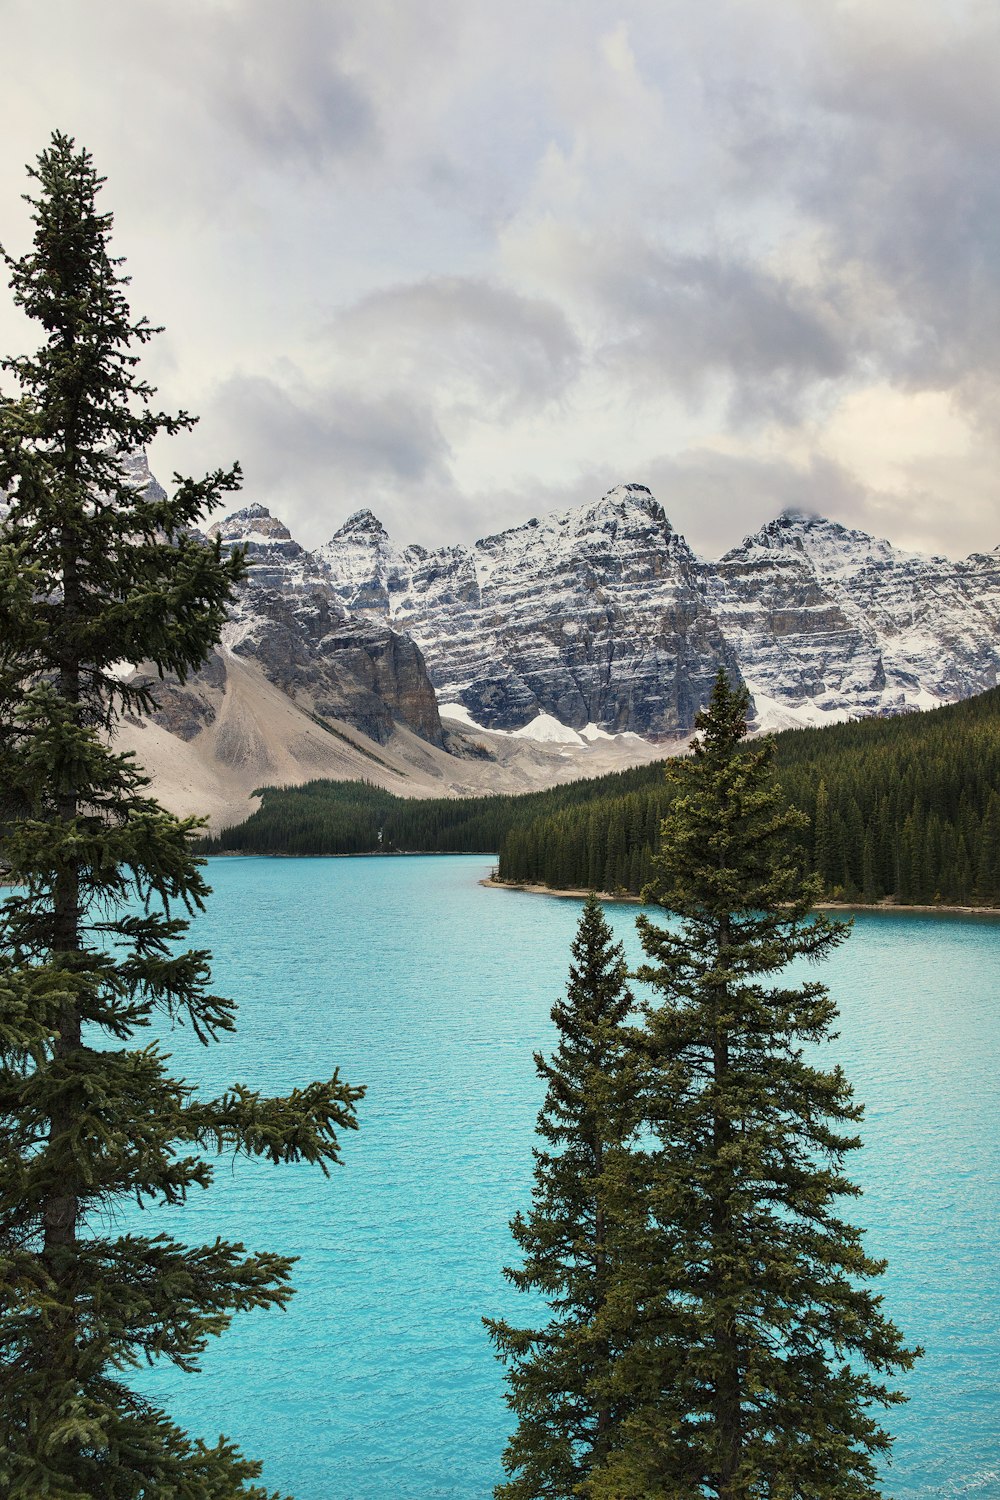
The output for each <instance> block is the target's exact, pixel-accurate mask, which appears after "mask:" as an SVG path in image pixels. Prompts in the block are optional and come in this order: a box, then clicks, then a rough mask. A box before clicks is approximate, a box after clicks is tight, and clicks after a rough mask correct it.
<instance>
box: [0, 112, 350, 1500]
mask: <svg viewBox="0 0 1000 1500" xmlns="http://www.w3.org/2000/svg"><path fill="white" fill-rule="evenodd" d="M29 172H30V176H31V178H32V179H33V181H34V184H35V189H36V191H35V192H34V195H33V196H29V197H28V198H27V201H28V202H29V203H30V205H31V208H32V213H33V219H34V226H35V228H34V240H33V247H32V249H31V250H30V251H29V252H28V253H27V254H26V255H24V256H22V257H20V258H17V259H15V258H12V257H11V256H9V255H7V254H6V253H5V254H4V260H5V263H6V266H7V270H8V272H9V275H10V285H11V287H12V289H13V296H14V301H15V303H16V304H17V305H18V306H19V307H20V308H21V309H22V310H23V312H24V313H25V314H26V315H27V317H28V318H30V319H32V320H34V321H35V322H36V323H38V324H39V325H40V327H41V332H42V343H41V347H40V348H39V349H38V351H37V353H35V354H32V355H27V356H24V357H17V358H8V359H5V360H3V362H2V369H3V371H4V372H5V373H6V375H7V377H8V379H10V378H11V377H12V382H13V385H14V387H15V393H14V394H12V395H11V394H5V395H3V396H2V397H0V488H2V489H3V490H5V491H6V492H7V497H8V501H9V514H8V515H7V517H6V520H5V521H4V523H3V526H2V529H0V787H2V789H3V790H2V805H0V858H2V863H3V867H4V873H5V875H6V877H7V879H8V880H9V882H11V884H12V885H13V889H12V890H11V891H10V893H9V894H8V895H7V897H6V899H5V900H4V902H3V904H2V908H0V1492H2V1493H3V1494H4V1495H5V1496H7V1497H9V1500H41V1497H46V1500H95V1497H98V1496H99V1497H101V1500H230V1497H234V1496H237V1495H239V1496H242V1497H248V1496H253V1497H263V1496H264V1491H263V1490H262V1489H261V1488H259V1487H258V1486H255V1485H253V1484H252V1483H251V1481H252V1480H253V1479H254V1478H256V1477H257V1476H258V1475H259V1472H260V1466H259V1465H258V1464H256V1463H254V1462H252V1461H250V1460H247V1459H244V1458H243V1457H242V1456H241V1454H240V1453H239V1452H238V1451H237V1450H236V1449H235V1448H234V1447H233V1445H232V1444H231V1443H229V1442H227V1441H226V1440H225V1439H220V1440H219V1442H218V1443H217V1444H213V1445H207V1444H205V1443H203V1442H201V1441H195V1440H192V1439H189V1438H188V1437H187V1436H186V1435H185V1434H184V1433H183V1432H182V1431H181V1430H180V1429H179V1428H178V1427H177V1426H176V1425H175V1424H174V1423H172V1422H171V1421H170V1419H169V1417H168V1416H167V1415H166V1414H164V1413H163V1412H162V1411H159V1410H157V1409H156V1408H155V1407H153V1406H152V1405H151V1404H150V1403H148V1402H147V1401H146V1400H144V1399H143V1398H142V1397H141V1396H140V1395H138V1394H137V1393H136V1392H135V1391H133V1390H132V1389H131V1388H130V1385H129V1383H128V1379H127V1373H128V1370H129V1368H130V1367H133V1366H136V1365H138V1364H140V1363H142V1362H144V1361H146V1360H152V1359H154V1358H166V1359H169V1360H172V1361H173V1362H174V1363H175V1364H177V1365H179V1366H180V1367H181V1368H183V1369H194V1368H196V1367H197V1363H198V1356H199V1355H200V1353H201V1352H202V1350H203V1349H204V1347H205V1344H206V1341H207V1339H208V1338H209V1337H210V1336H212V1335H215V1334H218V1333H220V1332H221V1331H222V1330H223V1329H224V1328H225V1327H226V1325H227V1324H228V1322H229V1320H230V1318H231V1316H232V1314H233V1313H235V1312H238V1311H241V1310H243V1309H249V1308H255V1307H258V1308H266V1307H281V1306H283V1305H284V1304H285V1303H286V1302H287V1300H288V1297H289V1296H290V1294H291V1288H290V1286H289V1281H288V1277H289V1267H290V1264H291V1263H290V1261H289V1260H288V1259H287V1258H285V1257H282V1256H279V1255H272V1254H267V1253H263V1254H254V1253H251V1252H248V1251H247V1250H245V1249H244V1247H243V1246H242V1245H241V1244H236V1243H227V1242H225V1241H223V1240H221V1239H217V1240H216V1241H215V1242H214V1243H212V1244H208V1245H202V1246H198V1247H194V1248H189V1247H187V1246H185V1245H182V1244H180V1243H178V1242H176V1241H175V1240H174V1239H172V1238H171V1237H169V1236H168V1235H166V1234H152V1235H151V1234H146V1235H144V1234H142V1233H141V1232H116V1231H115V1226H116V1224H120V1220H121V1215H120V1213H119V1208H120V1207H121V1206H123V1205H124V1204H125V1203H126V1202H128V1201H129V1200H130V1201H131V1202H132V1204H133V1205H134V1204H138V1205H140V1206H145V1205H148V1204H168V1205H169V1204H181V1203H183V1202H184V1200H185V1199H186V1198H187V1196H188V1194H189V1193H190V1192H191V1191H192V1190H194V1189H196V1188H204V1187H207V1186H208V1185H209V1184H210V1182H211V1180H212V1166H211V1162H210V1160H209V1159H208V1158H209V1156H210V1154H211V1153H213V1152H216V1151H230V1152H238V1153H246V1154H248V1155H251V1156H257V1157H264V1158H266V1159H267V1160H270V1161H273V1162H286V1161H288V1162H292V1161H299V1160H305V1161H309V1162H314V1163H316V1164H317V1165H318V1166H319V1167H320V1168H321V1169H322V1170H323V1171H324V1172H325V1171H327V1170H328V1169H329V1167H330V1166H331V1165H332V1164H333V1163H335V1162H337V1161H338V1160H339V1146H338V1135H337V1132H338V1131H339V1130H342V1129H344V1128H348V1129H350V1128H353V1127H354V1126H355V1124H356V1120H355V1113H354V1106H355V1102H356V1100H357V1098H358V1097H359V1094H360V1090H358V1089H354V1088H351V1087H349V1086H348V1085H347V1084H345V1083H344V1082H343V1081H341V1080H340V1078H339V1077H338V1075H337V1074H334V1076H333V1078H332V1079H330V1080H328V1081H327V1082H322V1083H312V1084H309V1085H308V1086H306V1087H303V1088H300V1089H296V1090H295V1091H294V1092H293V1093H292V1094H290V1095H289V1096H288V1097H285V1098H268V1097H265V1096H263V1095H261V1094H259V1093H257V1092H255V1091H253V1090H252V1089H249V1088H247V1087H245V1086H243V1085H236V1086H234V1087H233V1088H231V1089H228V1090H227V1091H226V1092H224V1093H223V1094H222V1095H221V1096H220V1097H219V1098H215V1099H210V1098H204V1097H202V1096H200V1095H199V1094H198V1093H197V1091H196V1090H195V1089H193V1088H192V1087H190V1086H189V1085H187V1084H185V1083H183V1082H182V1081H180V1080H178V1079H175V1078H172V1077H171V1076H170V1074H169V1072H168V1070H167V1062H168V1058H167V1056H166V1055H165V1054H164V1053H163V1052H162V1051H161V1049H160V1047H159V1046H158V1045H157V1043H156V1042H153V1041H150V1040H149V1039H148V1028H149V1027H150V1025H151V1024H152V1023H153V1022H154V1021H156V1020H163V1019H166V1020H168V1021H170V1022H175V1023H179V1024H189V1025H190V1026H191V1027H193V1029H194V1031H195V1033H196V1034H197V1036H198V1037H199V1038H200V1039H201V1040H202V1041H203V1042H206V1043H207V1042H211V1041H212V1040H214V1039H216V1038H217V1037H218V1036H219V1035H220V1034H221V1033H225V1032H229V1031H231V1030H232V1029H233V1026H234V1005H233V1003H232V1002H231V1001H229V1000H227V999H223V998H220V997H218V996H216V995H213V994H212V993H211V992H210V989H209V957H210V955H209V954H208V953H206V952H203V951H201V950H198V949H190V948H189V949H184V948H183V947H182V946H181V945H180V940H181V939H182V938H183V935H184V932H185V929H186V925H187V923H186V920H185V918H186V917H187V916H189V915H190V914H192V913H193V912H195V911H197V910H198V909H200V908H201V907H202V905H203V903H204V901H205V898H206V897H207V895H208V887H207V886H206V884H205V881H204V878H203V874H202V870H201V861H200V860H199V859H198V858H197V857H196V856H195V854H194V851H193V847H192V843H193V839H194V838H195V836H196V834H197V831H198V828H199V824H198V823H197V821H196V820H193V819H178V818H175V817H173V816H172V815H170V814H169V813H167V812H166V811H164V809H163V808H161V807H160V806H158V804H157V803H156V802H155V801H154V800H153V799H152V798H151V797H150V796H149V794H148V790H147V787H148V781H147V778H146V777H145V776H144V775H143V774H142V772H141V770H140V769H139V767H138V766H137V765H136V763H135V761H134V760H133V759H132V758H131V757H130V756H129V755H124V754H119V753H117V752H116V751H115V750H114V749H112V748H110V745H109V736H108V731H109V730H110V729H111V728H112V727H113V725H114V723H115V721H116V719H117V717H118V716H119V715H121V714H122V713H126V712H127V713H141V712H143V711H145V710H148V709H149V708H150V707H151V706H152V695H151V693H150V691H149V688H148V686H133V685H130V684H129V682H128V681H127V680H124V679H123V677H122V676H121V675H119V673H118V672H117V671H116V670H115V667H116V663H120V662H122V661H125V662H136V663H138V662H145V663H152V664H153V666H154V667H155V668H156V669H157V670H158V671H159V673H160V674H161V675H162V674H164V673H167V672H170V673H174V674H175V675H176V676H177V677H179V678H181V679H182V680H183V678H184V677H185V674H186V673H188V672H189V671H191V670H192V669H193V668H195V667H196V666H197V665H198V664H199V663H200V662H201V661H202V660H203V659H204V657H205V655H206V654H207V652H208V650H209V648H210V647H211V646H212V644H213V643H214V642H215V641H216V640H217V639H218V636H219V631H220V627H221V625H222V622H223V619H224V616H225V609H226V605H227V602H228V601H229V599H230V598H231V597H232V591H233V586H234V584H235V582H236V581H237V579H238V577H239V575H240V569H241V559H239V558H238V557H232V558H230V559H228V560H224V559H223V558H222V557H221V555H220V551H219V548H218V546H211V545H207V544H205V543H204V541H203V540H201V539H199V538H198V537H197V536H196V535H194V534H192V528H193V527H194V526H195V524H196V522H197V521H198V520H199V518H200V516H202V515H203V514H204V513H205V512H206V511H208V510H210V509H211V508H212V507H213V506H214V505H216V504H218V503H219V501H220V500H221V498H222V496H223V495H225V494H226V493H227V492H228V491H231V490H233V489H236V488H237V487H238V484H239V471H238V469H237V468H233V469H230V470H219V471H217V472H215V473H213V474H210V475H208V476H207V477H206V478H204V479H201V480H192V479H182V478H180V477H179V476H175V485H176V488H175V490H174V493H173V495H172V496H170V497H167V496H166V495H164V494H163V493H162V492H160V491H159V490H157V489H155V488H153V487H149V486H146V487H143V483H142V480H141V479H137V478H136V472H137V471H136V468H135V466H134V463H133V462H132V460H133V457H134V455H135V453H136V451H137V450H139V449H141V448H142V447H144V445H145V444H147V443H148V442H149V441H150V440H151V439H152V438H154V437H155V436H156V435H157V434H158V433H166V434H171V433H176V432H179V431H181V430H183V429H185V428H187V427H190V426H191V424H192V421H193V419H192V418H191V417H190V416H188V415H187V414H186V413H183V412H182V413H180V414H178V415H173V416H172V415H169V414H166V413H163V412H159V411H157V410H155V408H154V407H153V406H152V404H151V403H152V399H153V396H154V394H155V393H154V391H153V390H152V389H151V387H150V386H149V385H147V384H146V383H145V382H144V381H143V380H142V379H140V377H139V375H138V373H137V370H136V366H137V362H138V359H139V354H138V353H137V350H139V349H141V347H142V345H144V344H145V343H146V342H147V341H148V339H149V338H150V337H151V336H152V335H153V333H154V332H156V331H157V330H155V329H153V328H151V327H150V326H149V325H148V323H146V321H145V320H143V319H139V320H135V319H133V317H132V315H131V313H130V311H129V307H128V302H127V300H126V295H125V290H124V289H125V287H126V286H127V281H128V279H127V277H126V276H125V275H124V274H123V273H122V271H121V269H120V268H121V262H120V261H119V260H116V259H115V258H113V257H112V256H111V254H110V250H109V242H110V235H111V228H112V217H111V215H110V214H108V213H103V212H100V211H99V210H98V207H97V197H98V193H99V191H100V188H101V184H102V180H103V179H101V178H100V177H98V176H97V175H96V173H95V171H94V168H93V164H92V161H91V158H90V156H89V154H88V153H87V152H86V151H81V150H77V149H76V147H75V145H74V143H73V141H72V140H71V139H70V138H68V137H67V136H64V135H60V134H56V135H54V136H53V137H52V140H51V144H50V146H49V147H48V149H47V150H45V151H44V152H43V153H42V154H41V155H40V156H39V158H38V161H37V165H36V166H35V167H34V168H29ZM144 1033H145V1036H144ZM206 1153H207V1154H206Z"/></svg>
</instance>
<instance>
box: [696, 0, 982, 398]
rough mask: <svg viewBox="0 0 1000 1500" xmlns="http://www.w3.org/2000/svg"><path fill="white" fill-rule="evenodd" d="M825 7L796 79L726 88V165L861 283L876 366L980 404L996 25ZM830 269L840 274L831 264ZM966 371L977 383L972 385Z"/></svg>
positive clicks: (805, 39)
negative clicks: (811, 233) (808, 230)
mask: <svg viewBox="0 0 1000 1500" xmlns="http://www.w3.org/2000/svg"><path fill="white" fill-rule="evenodd" d="M891 22H892V10H891V7H890V8H889V9H888V10H886V9H883V8H882V7H879V6H874V7H867V8H861V9H854V8H852V9H851V10H850V12H849V13H847V12H842V11H837V10H835V9H830V10H827V11H823V10H822V9H821V8H819V9H817V10H816V11H815V12H814V16H813V20H812V23H811V25H810V26H809V27H807V28H805V29H804V31H803V33H802V34H801V47H800V58H799V66H798V69H797V70H796V72H795V73H794V74H791V73H789V74H788V75H787V76H785V77H781V76H778V75H777V74H774V75H771V76H768V77H767V78H765V79H764V80H763V81H762V83H761V85H760V87H759V88H757V89H747V88H741V87H739V86H738V85H737V84H735V83H732V84H731V86H730V88H729V91H728V95H727V100H726V110H727V112H728V113H727V118H728V120H729V124H730V129H729V133H728V137H727V145H728V148H729V152H730V158H731V160H732V161H734V162H738V163H739V166H740V169H741V173H742V177H743V182H744V186H745V188H747V189H748V190H753V191H755V192H756V194H757V195H758V197H759V198H760V199H761V201H763V200H764V198H765V196H766V194H767V193H768V191H769V188H771V189H772V190H773V191H775V192H777V193H780V194H782V195H783V197H784V201H785V204H786V210H785V212H786V216H787V217H789V219H790V221H793V220H795V219H797V220H798V221H799V222H800V223H812V224H813V225H815V226H817V227H819V228H820V229H821V231H822V235H823V243H824V247H825V255H826V257H827V263H826V265H825V267H824V268H823V269H824V271H826V272H828V273H830V274H833V275H836V274H844V273H847V274H849V276H850V277H851V279H852V280H853V281H854V282H855V283H856V284H857V285H858V286H859V287H860V303H859V305H858V306H857V307H856V308H855V311H854V318H855V321H856V323H857V322H859V321H860V319H861V317H863V316H867V318H868V319H869V320H870V326H869V336H868V338H867V340H866V342H865V345H864V346H863V349H862V353H863V355H864V357H865V359H866V361H867V362H868V368H869V369H877V370H879V371H881V372H882V373H884V374H885V375H887V376H888V377H889V378H890V379H892V380H894V381H896V382H898V383H900V384H903V385H909V386H912V387H917V388H927V387H932V388H949V387H954V388H955V389H956V391H957V392H958V394H960V395H961V394H963V393H964V394H965V396H966V397H967V399H968V400H969V402H970V404H971V405H976V404H977V402H980V401H981V399H982V395H983V380H984V378H985V380H986V384H987V386H988V387H989V389H990V391H991V393H992V399H995V395H996V390H995V387H996V381H997V376H998V373H1000V260H998V257H997V254H996V240H997V224H998V223H1000V179H998V176H997V171H996V160H997V152H998V149H1000V88H998V86H997V85H998V76H1000V69H998V59H1000V22H998V19H997V16H996V12H995V10H991V9H989V8H986V7H982V8H980V7H975V8H967V9H966V11H965V13H964V14H962V13H961V12H960V11H959V10H958V9H957V8H956V9H952V8H951V7H948V8H946V9H944V8H943V9H942V10H941V11H940V12H939V13H935V12H933V11H932V10H928V9H925V10H924V11H921V10H920V8H919V7H915V8H913V9H912V10H908V11H907V12H906V15H905V21H904V19H903V12H902V8H901V9H900V24H899V25H898V26H896V27H893V26H892V24H891ZM831 268H832V270H831ZM970 377H973V378H972V379H971V380H970Z"/></svg>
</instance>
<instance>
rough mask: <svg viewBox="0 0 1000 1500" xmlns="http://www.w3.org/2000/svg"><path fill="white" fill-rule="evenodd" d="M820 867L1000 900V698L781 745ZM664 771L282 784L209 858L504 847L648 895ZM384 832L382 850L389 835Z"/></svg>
mask: <svg viewBox="0 0 1000 1500" xmlns="http://www.w3.org/2000/svg"><path fill="white" fill-rule="evenodd" d="M776 750H777V766H778V773H779V777H780V780H781V783H782V785H783V787H784V789H785V793H786V795H787V797H788V800H789V802H790V803H791V804H792V805H794V806H796V807H799V808H801V809H802V810H803V811H804V812H805V813H806V814H807V815H808V818H809V825H808V827H807V828H806V829H805V830H804V831H803V832H802V833H801V835H800V836H799V842H800V848H801V852H802V857H803V860H804V863H805V864H806V866H807V868H809V869H812V870H815V871H816V872H817V873H818V874H819V875H820V876H821V877H822V879H823V882H824V886H825V888H826V893H827V895H828V896H829V897H831V898H832V899H845V900H854V901H857V900H864V901H880V900H885V899H889V900H896V901H900V902H916V903H921V904H923V903H934V902H942V903H944V902H947V903H956V904H982V905H994V904H1000V689H998V688H994V689H991V690H990V691H989V692H986V693H983V694H980V695H979V696H977V697H975V698H969V699H966V700H965V701H964V702H962V703H956V704H952V705H949V706H947V707H945V708H940V709H935V710H933V711H931V712H929V713H923V714H907V715H903V716H901V717H899V718H893V719H864V720H859V721H856V722H852V723H847V724H835V725H830V726H827V727H825V728H822V729H796V730H788V731H786V732H784V733H783V734H779V735H778V736H777V737H776ZM668 795H669V793H668V789H667V786H666V785H665V783H664V776H663V765H662V763H657V764H654V765H647V766H640V767H636V768H635V769H633V770H629V771H623V772H618V773H615V774H613V775H610V776H603V777H600V778H598V779H597V780H591V781H576V782H570V783H569V784H567V785H565V786H560V787H554V788H552V789H551V790H549V791H545V792H532V793H528V794H525V795H522V796H492V797H477V798H467V799H448V798H436V799H433V800H427V801H416V800H408V799H405V798H399V797H394V796H392V795H391V794H390V793H388V792H385V791H382V790H381V789H380V788H378V787H374V786H369V785H367V784H366V783H362V782H323V781H316V782H310V783H308V784H307V785H305V786H302V787H296V788H284V789H276V788H267V789H265V790H264V792H263V797H262V805H261V807H260V809H259V810H258V811H257V812H255V813H254V814H253V815H252V817H250V818H249V819H248V820H247V821H246V822H245V823H243V824H241V825H240V826H239V827H237V828H233V829H227V830H225V831H224V832H223V833H222V834H221V835H220V836H219V837H218V838H216V839H214V840H212V841H210V842H208V843H206V846H205V847H206V850H207V852H218V851H219V850H222V849H233V850H239V851H242V852H246V853H265V854H272V853H283V854H359V853H371V852H374V851H377V850H379V849H382V850H385V851H387V852H388V851H395V850H427V851H442V852H444V851H447V852H455V853H457V852H466V853H487V852H489V853H492V852H495V851H499V855H500V859H499V874H500V878H501V879H502V880H510V881H526V882H531V883H535V882H537V883H539V884H543V885H548V886H552V887H554V888H557V889H558V888H562V889H566V888H577V887H579V888H587V889H594V890H604V891H623V892H630V893H632V894H637V893H638V892H639V891H640V890H641V889H642V887H643V886H644V885H645V884H646V883H647V881H648V880H649V877H650V872H651V863H650V862H651V859H652V856H653V852H654V850H655V848H656V845H657V840H658V835H659V825H660V820H661V819H662V817H663V816H664V813H665V812H666V809H667V804H668ZM380 831H381V840H380V838H379V834H380Z"/></svg>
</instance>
